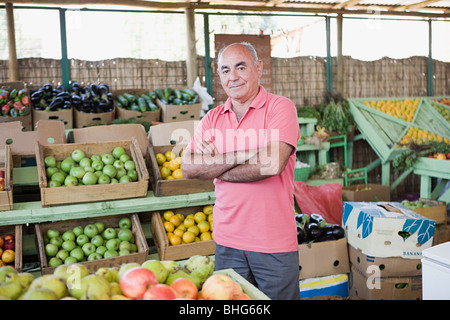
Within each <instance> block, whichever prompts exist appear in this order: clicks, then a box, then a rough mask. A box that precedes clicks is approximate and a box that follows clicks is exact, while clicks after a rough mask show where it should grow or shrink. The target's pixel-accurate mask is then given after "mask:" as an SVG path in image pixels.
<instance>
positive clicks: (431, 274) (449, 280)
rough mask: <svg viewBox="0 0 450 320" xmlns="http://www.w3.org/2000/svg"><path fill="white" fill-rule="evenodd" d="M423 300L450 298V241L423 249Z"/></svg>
mask: <svg viewBox="0 0 450 320" xmlns="http://www.w3.org/2000/svg"><path fill="white" fill-rule="evenodd" d="M421 260H422V297H423V300H450V242H444V243H441V244H439V245H437V246H434V247H430V248H427V249H425V250H423V251H422V259H421Z"/></svg>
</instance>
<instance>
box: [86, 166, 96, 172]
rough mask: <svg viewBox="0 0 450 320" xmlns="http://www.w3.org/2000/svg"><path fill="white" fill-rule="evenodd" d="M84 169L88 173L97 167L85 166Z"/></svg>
mask: <svg viewBox="0 0 450 320" xmlns="http://www.w3.org/2000/svg"><path fill="white" fill-rule="evenodd" d="M84 171H86V173H88V172H95V169H94V168H92V167H91V166H85V167H84Z"/></svg>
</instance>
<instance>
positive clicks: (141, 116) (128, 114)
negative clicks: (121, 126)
mask: <svg viewBox="0 0 450 320" xmlns="http://www.w3.org/2000/svg"><path fill="white" fill-rule="evenodd" d="M149 91H150V90H147V89H123V90H115V91H114V92H113V95H114V97H117V96H119V95H121V94H124V93H129V94H137V95H141V94H143V93H147V92H149ZM114 104H115V106H116V112H117V118H119V119H130V118H134V119H138V120H139V121H144V122H148V123H150V124H151V123H152V122H155V121H156V122H157V121H160V120H161V108H160V107H158V110H155V111H145V112H140V111H132V110H127V109H123V108H120V107H118V106H117V104H116V99H114ZM155 104H156V103H155Z"/></svg>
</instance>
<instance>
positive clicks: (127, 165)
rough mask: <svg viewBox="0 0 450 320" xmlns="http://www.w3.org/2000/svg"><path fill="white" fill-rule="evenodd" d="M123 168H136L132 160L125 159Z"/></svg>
mask: <svg viewBox="0 0 450 320" xmlns="http://www.w3.org/2000/svg"><path fill="white" fill-rule="evenodd" d="M125 169H127V171H128V170H136V163H134V161H133V160H127V161H125Z"/></svg>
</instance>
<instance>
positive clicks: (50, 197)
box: [36, 137, 148, 207]
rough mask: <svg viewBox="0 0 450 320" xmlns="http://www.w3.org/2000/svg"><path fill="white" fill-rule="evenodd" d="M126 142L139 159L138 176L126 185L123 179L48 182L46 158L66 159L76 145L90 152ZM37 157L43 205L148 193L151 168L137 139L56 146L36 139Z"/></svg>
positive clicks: (142, 195) (125, 144)
mask: <svg viewBox="0 0 450 320" xmlns="http://www.w3.org/2000/svg"><path fill="white" fill-rule="evenodd" d="M117 146H122V147H123V148H124V149H125V151H126V152H127V154H128V155H130V157H131V159H132V160H134V162H135V163H136V171H137V173H138V180H137V181H135V182H129V183H127V184H126V186H124V185H123V184H121V183H114V184H96V185H78V186H75V187H57V188H50V187H49V186H48V181H47V176H46V170H45V163H44V158H45V157H46V156H48V155H53V156H54V157H55V159H56V160H57V161H62V160H64V159H65V158H67V157H68V156H70V155H71V153H72V151H73V150H75V149H81V150H83V151H84V152H85V154H86V156H88V157H91V156H92V155H93V154H103V153H111V152H112V150H114V148H115V147H117ZM36 161H37V169H38V176H39V188H40V191H41V202H42V206H43V207H48V206H52V205H62V204H72V203H83V202H94V201H105V200H116V199H127V198H137V197H145V196H146V195H147V189H148V171H147V168H146V166H145V162H144V158H143V157H142V153H141V149H140V148H139V146H138V145H137V142H136V139H135V138H134V137H133V139H132V140H131V141H130V140H123V141H112V142H90V143H89V142H85V143H68V144H59V145H52V146H44V145H42V144H40V143H39V142H37V143H36Z"/></svg>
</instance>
